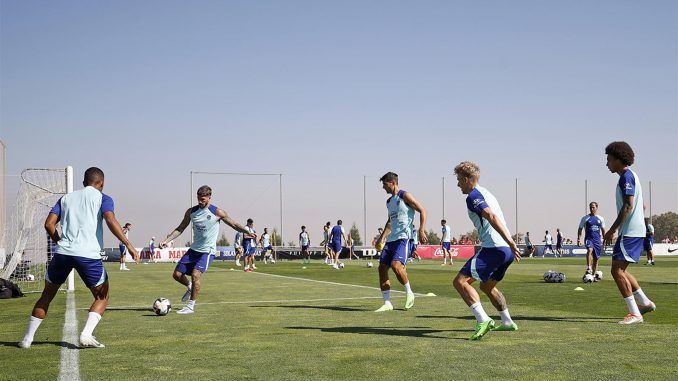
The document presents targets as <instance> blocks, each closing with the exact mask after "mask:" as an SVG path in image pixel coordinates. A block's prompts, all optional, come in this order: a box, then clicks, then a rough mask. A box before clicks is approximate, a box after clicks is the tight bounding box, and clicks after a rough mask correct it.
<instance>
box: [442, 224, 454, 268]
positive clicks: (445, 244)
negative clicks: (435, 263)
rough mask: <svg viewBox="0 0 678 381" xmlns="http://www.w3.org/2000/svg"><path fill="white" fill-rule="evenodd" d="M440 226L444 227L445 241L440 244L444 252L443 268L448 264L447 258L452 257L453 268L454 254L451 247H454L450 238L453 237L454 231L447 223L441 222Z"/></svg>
mask: <svg viewBox="0 0 678 381" xmlns="http://www.w3.org/2000/svg"><path fill="white" fill-rule="evenodd" d="M440 225H441V226H442V233H443V239H442V240H441V242H440V248H441V249H442V250H443V263H441V264H440V265H441V266H445V265H446V264H447V257H448V256H449V257H450V266H452V253H451V252H450V247H451V245H452V243H451V241H452V240H451V239H450V237H451V236H452V230H451V229H450V226H449V225H448V224H447V221H445V220H441V221H440Z"/></svg>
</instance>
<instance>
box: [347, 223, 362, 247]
mask: <svg viewBox="0 0 678 381" xmlns="http://www.w3.org/2000/svg"><path fill="white" fill-rule="evenodd" d="M348 234H349V235H350V236H351V239H352V240H353V244H354V245H356V246H362V245H363V240H362V239H361V238H360V230H358V226H356V224H355V222H354V223H353V226H351V230H349V232H348Z"/></svg>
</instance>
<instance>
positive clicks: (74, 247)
mask: <svg viewBox="0 0 678 381" xmlns="http://www.w3.org/2000/svg"><path fill="white" fill-rule="evenodd" d="M84 177H85V178H84V181H83V182H82V185H84V186H85V188H84V189H81V190H77V191H74V192H71V193H69V194H66V195H64V196H63V197H61V198H60V199H59V201H57V203H56V204H55V205H54V207H53V208H52V210H51V211H50V212H49V214H48V215H47V219H46V220H45V230H47V234H48V235H49V236H50V238H51V239H52V241H53V242H56V246H57V247H56V253H55V254H54V256H53V257H52V260H51V261H50V262H49V265H48V267H47V273H46V274H45V288H44V289H43V291H42V295H41V296H40V299H38V301H37V302H35V306H34V307H33V312H32V313H31V317H30V320H29V321H28V327H27V328H26V333H25V334H24V338H23V339H22V340H21V341H20V342H19V347H21V348H30V346H31V344H32V343H33V338H34V336H35V332H36V331H37V330H38V327H40V324H41V323H42V320H43V319H44V318H45V317H46V316H47V310H48V309H49V305H50V303H52V300H53V299H54V296H56V293H57V292H58V291H59V287H60V286H61V285H62V284H63V283H64V282H65V281H66V279H67V278H68V274H70V272H71V271H72V270H74V269H75V270H76V271H77V272H78V275H79V276H80V278H81V279H82V280H83V282H85V285H86V286H87V288H89V289H90V291H91V292H92V296H94V302H93V303H92V305H91V306H90V308H89V313H88V315H87V322H86V323H85V327H84V328H83V330H82V333H81V334H80V346H81V347H84V348H103V347H104V345H103V344H101V343H100V342H98V341H97V339H96V338H95V337H94V336H93V333H94V329H95V328H96V326H97V324H99V321H100V320H101V317H102V316H103V315H104V312H105V311H106V307H107V306H108V296H109V292H108V291H109V290H108V287H109V286H108V274H107V273H106V269H104V265H103V262H102V260H101V255H100V254H99V253H100V252H101V250H103V248H104V236H103V234H104V231H103V225H102V222H103V221H106V225H107V226H108V229H109V230H110V231H111V233H113V235H114V236H115V237H116V238H118V239H119V240H120V242H123V244H124V245H125V247H126V248H127V249H128V250H129V252H130V253H131V254H132V258H134V260H135V261H137V262H138V261H139V253H137V250H136V249H135V248H134V246H133V245H132V244H131V243H130V242H129V240H128V239H127V237H125V234H124V233H123V231H122V228H121V227H120V224H119V223H118V221H117V220H116V219H115V212H114V206H113V199H112V198H110V197H109V196H107V195H105V194H103V193H102V191H103V190H104V172H103V171H102V170H101V169H99V168H96V167H91V168H89V169H87V170H86V171H85V176H84ZM57 223H61V234H59V232H58V231H57V229H56V225H57Z"/></svg>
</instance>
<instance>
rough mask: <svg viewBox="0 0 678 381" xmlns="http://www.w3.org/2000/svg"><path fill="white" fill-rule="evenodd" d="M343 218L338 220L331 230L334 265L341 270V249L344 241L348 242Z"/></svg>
mask: <svg viewBox="0 0 678 381" xmlns="http://www.w3.org/2000/svg"><path fill="white" fill-rule="evenodd" d="M341 223H342V222H341V220H339V221H337V224H336V225H335V226H334V227H333V228H332V230H331V231H330V239H329V242H330V245H329V247H330V256H331V257H332V267H333V268H334V269H337V270H339V264H340V262H339V255H341V249H343V247H344V245H343V243H345V242H346V232H345V231H344V227H343V226H341Z"/></svg>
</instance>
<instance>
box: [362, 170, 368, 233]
mask: <svg viewBox="0 0 678 381" xmlns="http://www.w3.org/2000/svg"><path fill="white" fill-rule="evenodd" d="M363 234H364V236H363V237H364V238H363V240H364V241H363V244H364V245H365V246H367V176H364V175H363Z"/></svg>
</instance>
